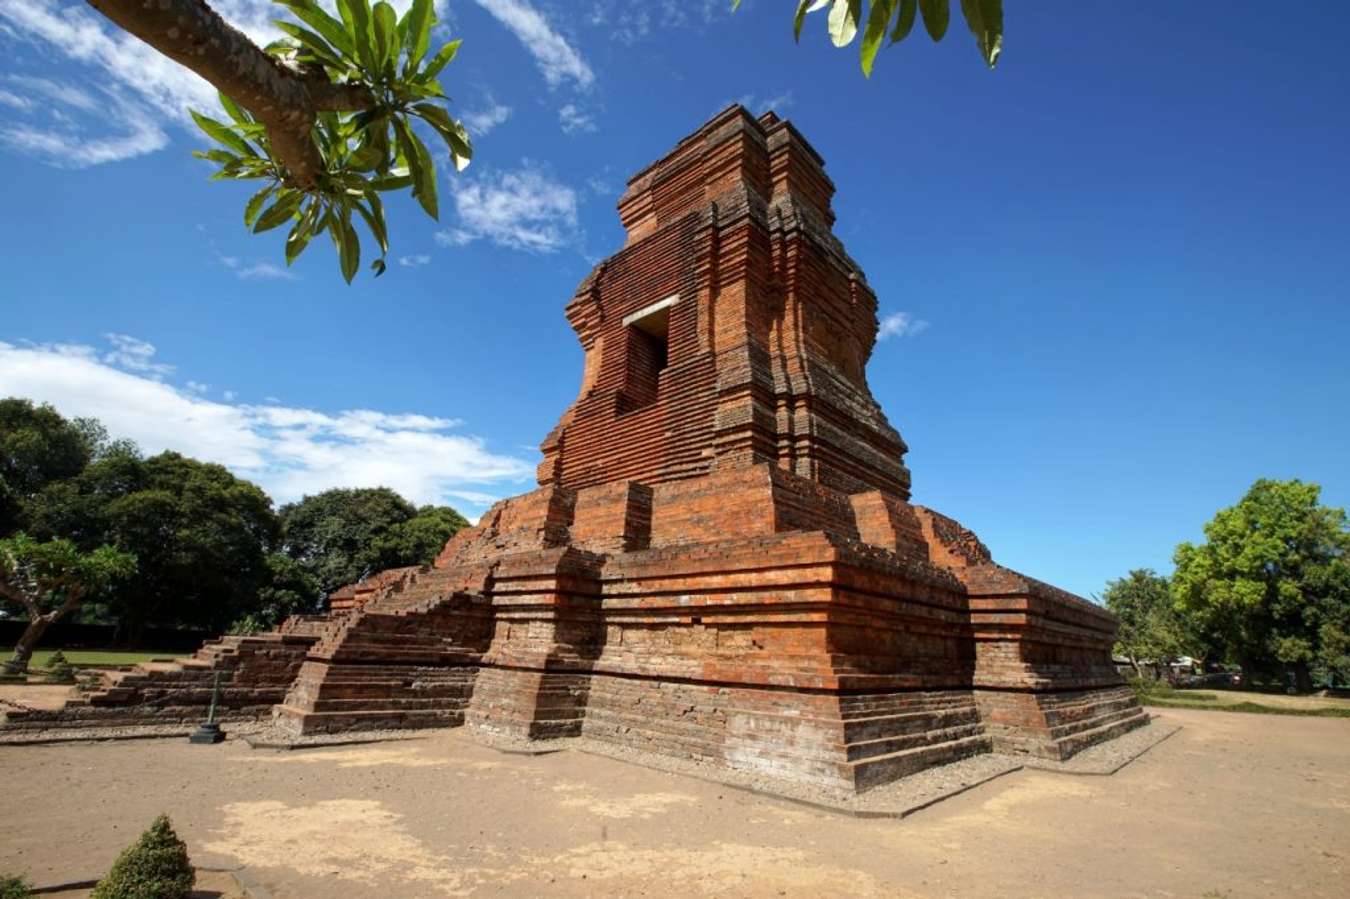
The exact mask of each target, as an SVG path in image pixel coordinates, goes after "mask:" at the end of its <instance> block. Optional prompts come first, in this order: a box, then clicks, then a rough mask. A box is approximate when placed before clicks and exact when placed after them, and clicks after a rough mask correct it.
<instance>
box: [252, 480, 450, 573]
mask: <svg viewBox="0 0 1350 899" xmlns="http://www.w3.org/2000/svg"><path fill="white" fill-rule="evenodd" d="M278 514H279V517H280V519H281V549H282V551H283V552H284V553H285V554H286V555H287V556H289V557H290V558H292V559H294V560H295V561H296V562H297V563H298V564H299V566H300V568H301V569H302V570H303V571H304V572H305V574H306V575H308V576H309V577H310V578H312V579H313V581H314V583H316V584H317V585H318V591H319V592H320V593H321V594H323V595H325V596H326V595H327V594H329V593H332V592H333V591H334V590H336V589H337V588H338V587H341V586H343V585H345V584H350V583H353V582H355V581H358V580H360V579H361V578H363V577H365V576H366V575H368V574H371V573H373V572H375V571H380V570H383V569H385V568H398V567H402V566H404V565H422V564H426V563H428V562H430V561H431V560H432V559H434V558H435V557H436V554H437V553H438V552H440V550H441V548H442V547H443V546H444V545H445V541H446V540H448V539H450V536H451V535H452V534H454V533H455V532H456V531H457V530H459V529H460V528H462V527H464V526H466V525H467V524H468V522H467V521H465V520H464V517H463V516H462V515H460V514H459V513H458V512H456V511H455V510H454V509H451V508H449V507H448V506H423V507H422V508H421V509H418V508H416V507H415V506H413V504H412V503H410V502H408V501H407V500H406V499H404V498H403V497H401V496H399V495H398V494H397V493H395V492H394V491H393V490H390V489H389V488H388V487H369V488H357V489H334V490H325V491H324V492H323V493H319V494H315V495H314V496H307V497H305V498H304V499H302V500H300V501H299V502H297V503H291V504H289V505H286V506H283V507H282V508H281V511H280V512H279V513H278Z"/></svg>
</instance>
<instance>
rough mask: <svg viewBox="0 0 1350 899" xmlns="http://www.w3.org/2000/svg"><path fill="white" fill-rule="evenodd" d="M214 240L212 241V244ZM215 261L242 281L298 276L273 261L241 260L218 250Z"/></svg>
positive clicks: (286, 279) (283, 278)
mask: <svg viewBox="0 0 1350 899" xmlns="http://www.w3.org/2000/svg"><path fill="white" fill-rule="evenodd" d="M214 244H215V242H214V241H212V246H214ZM214 252H215V254H216V261H217V262H219V263H220V264H221V265H223V266H225V267H226V268H227V269H229V270H230V271H232V272H234V274H235V276H236V277H238V278H239V279H240V280H243V281H296V280H299V278H298V277H297V276H296V274H295V273H294V272H292V271H291V270H290V269H288V268H282V267H281V266H279V265H277V264H276V263H275V262H267V261H266V260H263V261H260V262H248V263H246V262H243V261H242V260H241V259H240V258H239V257H238V256H226V255H224V254H223V253H221V252H220V251H218V250H216V251H214Z"/></svg>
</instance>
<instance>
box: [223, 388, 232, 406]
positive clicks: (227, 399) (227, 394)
mask: <svg viewBox="0 0 1350 899" xmlns="http://www.w3.org/2000/svg"><path fill="white" fill-rule="evenodd" d="M221 396H223V397H225V402H227V403H232V402H234V397H235V393H234V391H233V390H227V391H225V392H224V393H222V394H221Z"/></svg>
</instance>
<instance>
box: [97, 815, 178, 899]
mask: <svg viewBox="0 0 1350 899" xmlns="http://www.w3.org/2000/svg"><path fill="white" fill-rule="evenodd" d="M196 882H197V872H196V871H194V870H193V868H192V863H191V862H190V861H188V853H187V844H185V843H184V842H183V841H182V840H180V839H179V838H178V834H176V833H174V832H173V825H171V824H170V823H169V818H168V816H167V815H160V816H159V817H158V818H156V819H155V822H154V823H153V824H151V825H150V829H149V830H147V831H146V832H145V833H143V834H141V836H140V839H138V840H137V841H136V842H135V843H132V844H131V845H130V846H128V847H127V848H126V849H124V850H123V851H122V854H121V855H119V856H118V857H117V861H115V862H113V866H112V870H111V871H109V872H108V876H106V877H104V878H103V879H102V880H100V881H99V882H98V886H96V887H94V892H93V893H91V894H90V899H184V897H186V896H187V895H188V893H190V892H192V885H193V884H194V883H196Z"/></svg>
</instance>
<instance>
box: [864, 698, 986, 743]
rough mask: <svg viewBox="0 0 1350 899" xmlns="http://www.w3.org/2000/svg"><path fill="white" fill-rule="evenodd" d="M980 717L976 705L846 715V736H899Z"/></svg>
mask: <svg viewBox="0 0 1350 899" xmlns="http://www.w3.org/2000/svg"><path fill="white" fill-rule="evenodd" d="M979 720H980V713H979V710H978V709H976V708H975V706H973V705H972V706H967V707H965V708H950V709H936V710H933V711H921V712H901V713H899V714H894V715H877V716H874V717H869V718H845V719H844V740H845V742H848V743H855V742H860V741H863V740H870V739H873V738H876V737H886V736H897V735H900V734H908V733H914V732H916V731H921V730H934V729H941V728H945V727H956V726H959V725H963V724H977V723H979Z"/></svg>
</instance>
